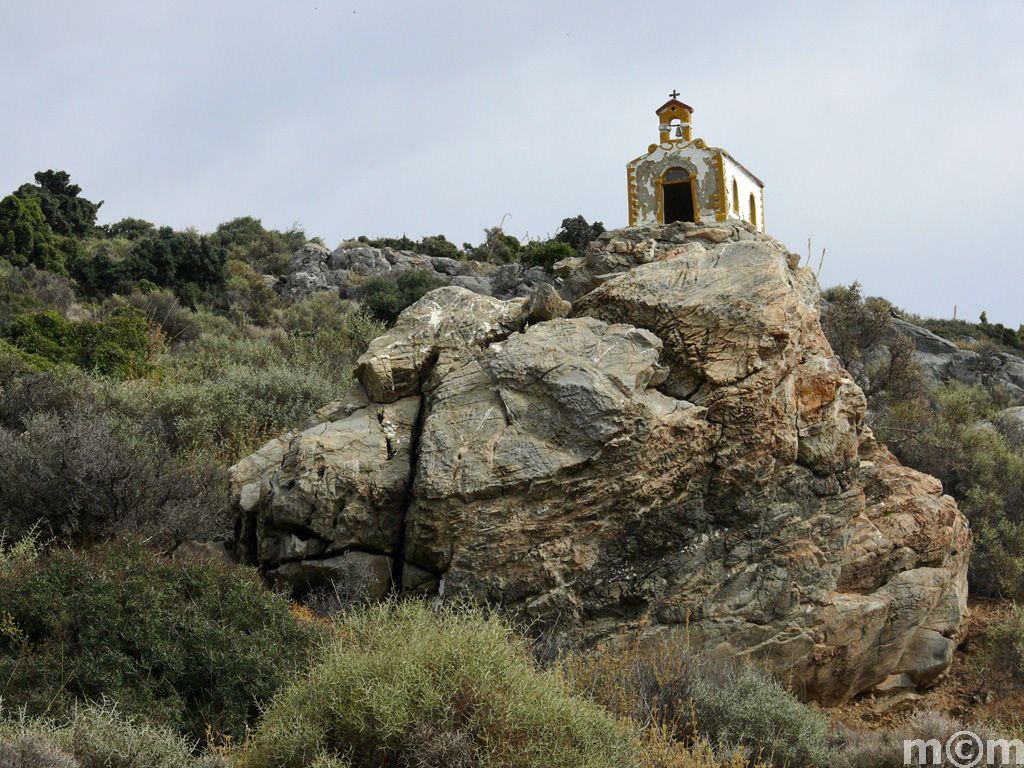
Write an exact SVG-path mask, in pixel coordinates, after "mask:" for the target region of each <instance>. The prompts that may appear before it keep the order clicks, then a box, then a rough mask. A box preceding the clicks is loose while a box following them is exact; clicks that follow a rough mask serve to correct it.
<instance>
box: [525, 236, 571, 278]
mask: <svg viewBox="0 0 1024 768" xmlns="http://www.w3.org/2000/svg"><path fill="white" fill-rule="evenodd" d="M575 255H576V252H575V251H573V249H572V247H571V246H569V245H568V244H566V243H561V242H558V241H557V240H547V241H545V242H542V243H530V244H529V245H528V246H527V247H526V248H525V249H523V251H522V252H521V253H520V256H519V260H520V261H521V262H522V263H523V264H525V265H526V266H527V267H544V269H546V270H548V272H550V271H551V269H552V267H554V266H555V263H556V262H559V261H561V260H562V259H568V258H570V257H572V256H575Z"/></svg>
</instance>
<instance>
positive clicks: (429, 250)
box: [357, 235, 465, 259]
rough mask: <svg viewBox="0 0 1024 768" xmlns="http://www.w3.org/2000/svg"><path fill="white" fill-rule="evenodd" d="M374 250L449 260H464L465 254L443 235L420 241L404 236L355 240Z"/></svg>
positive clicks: (363, 236) (363, 237)
mask: <svg viewBox="0 0 1024 768" xmlns="http://www.w3.org/2000/svg"><path fill="white" fill-rule="evenodd" d="M357 239H358V240H359V242H361V243H366V244H367V245H369V246H372V247H374V248H392V249H394V250H396V251H412V252H413V253H421V254H423V255H424V256H444V257H446V258H449V259H464V258H465V254H464V253H463V252H462V251H461V250H459V247H458V246H457V245H456V244H455V243H453V242H451V241H450V240H448V238H446V237H445V236H444V235H429V236H427V237H424V238H423V239H422V240H412V239H410V238H408V237H406V236H405V235H402V236H401V237H378V238H374V239H373V240H371V239H370V238H368V237H366V236H365V235H361V236H360V237H359V238H357Z"/></svg>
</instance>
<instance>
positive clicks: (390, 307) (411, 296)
mask: <svg viewBox="0 0 1024 768" xmlns="http://www.w3.org/2000/svg"><path fill="white" fill-rule="evenodd" d="M442 285H447V283H446V282H445V281H444V280H442V279H440V278H438V277H435V276H434V274H433V273H431V272H429V271H427V270H425V269H414V270H410V271H409V272H403V273H401V274H400V275H398V276H397V277H395V278H391V277H372V278H370V279H369V280H367V281H366V282H365V283H363V284H362V285H360V286H359V301H360V303H362V305H363V306H364V307H365V308H366V309H367V311H368V312H370V313H371V314H372V315H373V316H374V317H376V318H377V319H378V320H380V321H381V322H384V323H387V324H389V325H390V324H392V323H394V322H395V320H396V319H397V318H398V316H399V314H401V312H402V310H403V309H405V308H406V307H408V306H410V305H412V304H415V303H416V302H417V301H419V300H420V299H421V298H423V296H424V295H426V294H427V293H429V292H430V291H432V290H434V289H435V288H440V287H441V286H442Z"/></svg>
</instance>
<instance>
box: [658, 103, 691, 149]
mask: <svg viewBox="0 0 1024 768" xmlns="http://www.w3.org/2000/svg"><path fill="white" fill-rule="evenodd" d="M655 114H656V115H657V116H658V133H659V135H660V136H661V143H662V144H664V143H666V142H675V141H686V142H689V141H690V140H691V138H692V134H693V113H692V112H690V111H689V110H686V109H680V108H679V107H676V106H675V105H673V106H671V107H669V108H668V109H666V110H665V111H663V112H658V111H655ZM676 118H679V120H680V121H681V122H682V123H683V136H682V138H681V139H674V138H672V136H670V134H671V133H672V129H671V128H669V124H670V123H671V122H672V121H673V120H675V119H676ZM661 126H665V128H664V129H662V127H661Z"/></svg>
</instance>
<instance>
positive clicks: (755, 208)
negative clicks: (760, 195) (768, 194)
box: [750, 192, 757, 229]
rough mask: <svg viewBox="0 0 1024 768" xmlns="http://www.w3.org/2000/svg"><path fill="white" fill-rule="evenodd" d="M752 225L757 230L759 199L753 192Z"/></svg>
mask: <svg viewBox="0 0 1024 768" xmlns="http://www.w3.org/2000/svg"><path fill="white" fill-rule="evenodd" d="M750 223H751V224H753V225H754V229H757V198H756V197H754V193H753V192H751V193H750Z"/></svg>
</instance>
